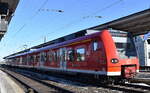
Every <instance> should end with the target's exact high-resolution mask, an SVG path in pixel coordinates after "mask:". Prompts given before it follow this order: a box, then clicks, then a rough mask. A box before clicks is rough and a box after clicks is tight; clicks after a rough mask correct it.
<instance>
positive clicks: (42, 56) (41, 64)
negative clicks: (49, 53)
mask: <svg viewBox="0 0 150 93" xmlns="http://www.w3.org/2000/svg"><path fill="white" fill-rule="evenodd" d="M44 61H45V60H44V52H42V53H40V67H43V66H44Z"/></svg>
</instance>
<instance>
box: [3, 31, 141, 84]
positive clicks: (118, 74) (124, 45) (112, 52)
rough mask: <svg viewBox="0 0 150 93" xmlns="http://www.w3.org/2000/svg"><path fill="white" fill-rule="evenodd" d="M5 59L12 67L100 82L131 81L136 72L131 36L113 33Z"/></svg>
mask: <svg viewBox="0 0 150 93" xmlns="http://www.w3.org/2000/svg"><path fill="white" fill-rule="evenodd" d="M5 59H6V60H7V64H8V65H11V66H18V67H24V68H36V69H40V70H47V71H55V72H60V73H67V74H68V72H69V73H76V74H85V75H95V76H98V78H101V77H103V78H102V80H108V78H111V80H112V79H114V80H117V81H119V80H122V79H123V78H125V79H128V78H133V77H134V76H135V75H136V73H137V72H138V71H139V62H138V58H137V53H136V49H135V45H134V43H133V39H132V36H131V35H130V34H129V33H126V32H121V31H113V30H102V31H99V32H95V33H91V34H86V35H84V36H79V37H77V38H74V39H68V40H65V39H64V40H63V41H61V42H57V43H52V44H49V45H47V46H44V47H41V48H37V49H34V50H30V51H27V52H24V53H18V54H15V55H10V56H7V57H5ZM104 77H105V78H104Z"/></svg>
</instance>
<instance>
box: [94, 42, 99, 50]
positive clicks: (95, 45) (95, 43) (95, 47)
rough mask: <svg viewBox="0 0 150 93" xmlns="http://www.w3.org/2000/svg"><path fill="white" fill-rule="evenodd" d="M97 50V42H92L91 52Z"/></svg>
mask: <svg viewBox="0 0 150 93" xmlns="http://www.w3.org/2000/svg"><path fill="white" fill-rule="evenodd" d="M97 50H98V42H97V41H94V42H93V51H97Z"/></svg>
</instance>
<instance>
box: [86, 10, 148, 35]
mask: <svg viewBox="0 0 150 93" xmlns="http://www.w3.org/2000/svg"><path fill="white" fill-rule="evenodd" d="M107 28H112V29H116V30H121V31H125V32H130V33H132V34H133V35H142V34H146V33H147V32H149V31H150V9H146V10H144V11H141V12H138V13H134V14H132V15H129V16H126V17H123V18H119V19H117V20H114V21H111V22H108V23H105V24H102V25H98V26H95V27H91V28H88V29H93V30H102V29H107Z"/></svg>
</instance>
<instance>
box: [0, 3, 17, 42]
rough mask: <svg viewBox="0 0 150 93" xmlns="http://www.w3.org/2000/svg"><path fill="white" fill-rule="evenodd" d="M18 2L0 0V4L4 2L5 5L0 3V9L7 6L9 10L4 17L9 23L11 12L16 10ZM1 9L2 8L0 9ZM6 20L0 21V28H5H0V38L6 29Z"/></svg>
mask: <svg viewBox="0 0 150 93" xmlns="http://www.w3.org/2000/svg"><path fill="white" fill-rule="evenodd" d="M18 3H19V0H0V4H5V5H3V6H2V5H1V9H5V8H8V9H9V12H8V13H7V15H6V17H5V21H6V22H7V23H8V24H9V23H10V21H11V18H12V16H13V13H14V12H15V10H16V7H17V5H18ZM0 11H2V10H0ZM6 22H0V23H1V24H0V25H1V28H5V29H6V30H0V40H1V39H2V37H3V36H4V34H5V33H6V31H7V26H8V24H7V23H6Z"/></svg>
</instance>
